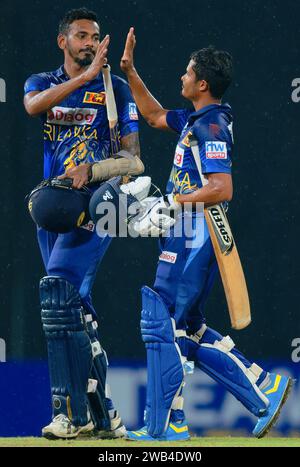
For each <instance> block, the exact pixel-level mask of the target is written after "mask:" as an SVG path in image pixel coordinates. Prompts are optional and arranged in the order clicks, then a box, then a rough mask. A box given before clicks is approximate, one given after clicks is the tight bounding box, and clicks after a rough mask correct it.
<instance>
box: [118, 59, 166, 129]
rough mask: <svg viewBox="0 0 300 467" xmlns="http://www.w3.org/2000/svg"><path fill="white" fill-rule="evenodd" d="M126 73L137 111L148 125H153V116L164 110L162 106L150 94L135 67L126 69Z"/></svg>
mask: <svg viewBox="0 0 300 467" xmlns="http://www.w3.org/2000/svg"><path fill="white" fill-rule="evenodd" d="M126 75H127V79H128V83H129V86H130V89H131V92H132V94H133V97H134V100H135V102H136V105H137V106H138V109H139V111H140V112H141V114H142V116H143V117H144V118H145V120H147V122H148V123H149V125H151V126H155V117H156V116H157V114H159V113H160V112H161V111H163V110H164V109H163V107H162V106H161V104H160V103H159V102H158V101H157V100H156V99H155V97H153V96H152V94H151V93H150V91H149V90H148V88H147V87H146V85H145V83H144V82H143V80H142V79H141V77H140V76H139V75H138V73H137V71H136V69H135V68H133V69H131V70H130V71H127V72H126Z"/></svg>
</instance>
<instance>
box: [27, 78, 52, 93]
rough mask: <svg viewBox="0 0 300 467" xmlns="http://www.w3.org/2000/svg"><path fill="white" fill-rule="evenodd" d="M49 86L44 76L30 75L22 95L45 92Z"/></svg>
mask: <svg viewBox="0 0 300 467" xmlns="http://www.w3.org/2000/svg"><path fill="white" fill-rule="evenodd" d="M49 86H50V83H49V80H48V79H47V78H46V76H42V75H31V76H30V77H29V78H28V79H27V81H26V82H25V84H24V94H27V93H28V92H32V91H45V89H48V88H49Z"/></svg>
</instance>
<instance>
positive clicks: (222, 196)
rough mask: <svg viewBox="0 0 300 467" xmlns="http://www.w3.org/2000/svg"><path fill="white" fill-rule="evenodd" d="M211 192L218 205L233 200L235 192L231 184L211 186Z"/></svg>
mask: <svg viewBox="0 0 300 467" xmlns="http://www.w3.org/2000/svg"><path fill="white" fill-rule="evenodd" d="M211 191H212V194H213V197H214V199H215V202H216V203H222V202H223V201H231V200H232V195H233V190H232V185H231V184H223V183H214V184H212V186H211Z"/></svg>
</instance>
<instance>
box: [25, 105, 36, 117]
mask: <svg viewBox="0 0 300 467" xmlns="http://www.w3.org/2000/svg"><path fill="white" fill-rule="evenodd" d="M24 107H25V110H26V112H27V113H28V115H29V116H30V117H37V116H38V115H39V112H37V111H36V109H35V107H34V106H32V105H30V104H28V103H27V104H24Z"/></svg>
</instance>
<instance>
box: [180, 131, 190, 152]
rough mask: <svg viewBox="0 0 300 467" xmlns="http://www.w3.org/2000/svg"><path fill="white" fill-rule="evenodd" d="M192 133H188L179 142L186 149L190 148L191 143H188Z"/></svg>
mask: <svg viewBox="0 0 300 467" xmlns="http://www.w3.org/2000/svg"><path fill="white" fill-rule="evenodd" d="M192 134H193V133H192V132H191V131H189V132H188V133H187V134H186V135H185V137H184V138H183V140H182V141H181V144H184V145H185V146H187V147H188V148H190V147H191V143H190V136H192Z"/></svg>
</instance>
